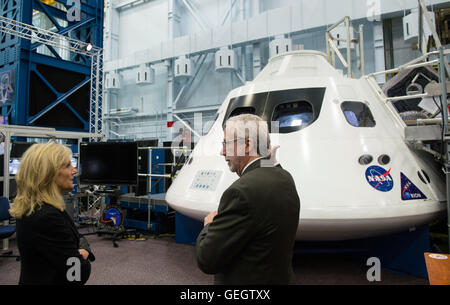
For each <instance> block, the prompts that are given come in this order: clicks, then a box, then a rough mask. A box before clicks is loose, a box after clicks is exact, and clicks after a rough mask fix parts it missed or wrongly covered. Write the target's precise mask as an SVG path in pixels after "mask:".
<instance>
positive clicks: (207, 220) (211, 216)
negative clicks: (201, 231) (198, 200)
mask: <svg viewBox="0 0 450 305" xmlns="http://www.w3.org/2000/svg"><path fill="white" fill-rule="evenodd" d="M216 215H217V211H213V212H211V213H209V214H208V215H207V216H206V217H205V219H204V220H203V225H204V226H206V225H207V224H209V223H211V222H212V221H213V220H214V217H216Z"/></svg>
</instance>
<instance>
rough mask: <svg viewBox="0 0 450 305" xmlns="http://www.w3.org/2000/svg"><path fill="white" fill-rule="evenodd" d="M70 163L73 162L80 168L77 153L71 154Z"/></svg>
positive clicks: (73, 164)
mask: <svg viewBox="0 0 450 305" xmlns="http://www.w3.org/2000/svg"><path fill="white" fill-rule="evenodd" d="M70 163H72V166H73V167H74V168H78V156H76V155H72V156H70Z"/></svg>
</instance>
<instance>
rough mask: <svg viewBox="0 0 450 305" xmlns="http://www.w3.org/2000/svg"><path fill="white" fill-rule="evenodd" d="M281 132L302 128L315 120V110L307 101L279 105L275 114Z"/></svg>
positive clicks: (275, 120)
mask: <svg viewBox="0 0 450 305" xmlns="http://www.w3.org/2000/svg"><path fill="white" fill-rule="evenodd" d="M273 121H274V122H278V124H279V126H278V127H279V129H280V132H282V131H295V130H300V129H302V128H303V127H305V126H308V125H309V124H311V122H313V121H314V112H313V108H312V106H311V104H310V103H309V102H307V101H299V102H290V103H283V104H280V105H278V106H277V107H276V108H275V111H274V114H273Z"/></svg>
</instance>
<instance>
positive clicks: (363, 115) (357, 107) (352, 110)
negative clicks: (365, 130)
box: [341, 102, 375, 127]
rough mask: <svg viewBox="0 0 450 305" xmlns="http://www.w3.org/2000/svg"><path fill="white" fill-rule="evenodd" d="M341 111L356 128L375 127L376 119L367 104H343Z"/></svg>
mask: <svg viewBox="0 0 450 305" xmlns="http://www.w3.org/2000/svg"><path fill="white" fill-rule="evenodd" d="M341 109H342V112H343V113H344V116H345V118H346V120H347V122H348V123H349V124H350V125H352V126H354V127H374V126H375V119H374V118H373V115H372V112H371V111H370V109H369V107H368V106H367V105H366V104H364V103H361V102H343V103H342V104H341Z"/></svg>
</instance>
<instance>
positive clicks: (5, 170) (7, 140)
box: [3, 131, 11, 250]
mask: <svg viewBox="0 0 450 305" xmlns="http://www.w3.org/2000/svg"><path fill="white" fill-rule="evenodd" d="M10 143H11V135H10V134H9V132H8V131H7V132H6V133H5V142H4V145H5V146H4V150H5V154H4V156H3V157H4V158H3V196H4V197H6V198H8V200H9V158H10V151H9V146H10ZM4 225H8V221H7V220H5V222H4ZM8 248H9V239H8V238H5V239H3V250H7V249H8Z"/></svg>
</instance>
